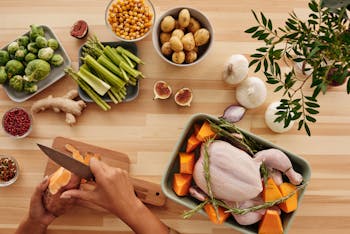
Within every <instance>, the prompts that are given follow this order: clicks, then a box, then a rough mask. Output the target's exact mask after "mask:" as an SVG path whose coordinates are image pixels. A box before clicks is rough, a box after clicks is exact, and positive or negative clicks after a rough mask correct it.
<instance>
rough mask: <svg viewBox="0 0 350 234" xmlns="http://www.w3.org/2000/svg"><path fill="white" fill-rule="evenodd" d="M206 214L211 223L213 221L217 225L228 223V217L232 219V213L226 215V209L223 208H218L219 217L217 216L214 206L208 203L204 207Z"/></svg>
mask: <svg viewBox="0 0 350 234" xmlns="http://www.w3.org/2000/svg"><path fill="white" fill-rule="evenodd" d="M204 210H205V212H206V213H207V214H208V217H209V219H210V221H212V222H213V223H215V224H222V223H223V222H225V221H226V219H227V218H228V217H230V213H225V209H224V208H222V207H220V206H219V207H218V215H219V217H217V216H216V212H215V208H214V206H213V205H212V204H210V203H207V204H206V205H205V206H204Z"/></svg>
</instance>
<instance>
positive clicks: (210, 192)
mask: <svg viewBox="0 0 350 234" xmlns="http://www.w3.org/2000/svg"><path fill="white" fill-rule="evenodd" d="M213 141H214V139H213V138H211V139H208V140H207V141H206V142H205V143H204V144H205V145H204V158H203V169H204V177H205V181H206V183H207V190H208V195H209V199H210V202H211V203H212V205H213V207H214V210H215V214H216V217H217V218H219V210H218V204H217V202H216V200H215V199H214V194H213V190H212V188H211V178H210V155H209V153H208V147H209V145H210V144H211V143H212V142H213Z"/></svg>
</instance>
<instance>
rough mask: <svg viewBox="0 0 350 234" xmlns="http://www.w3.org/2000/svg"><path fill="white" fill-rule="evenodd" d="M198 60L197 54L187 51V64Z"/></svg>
mask: <svg viewBox="0 0 350 234" xmlns="http://www.w3.org/2000/svg"><path fill="white" fill-rule="evenodd" d="M196 59H197V52H196V51H194V50H192V51H186V52H185V62H186V63H193V62H194V61H196Z"/></svg>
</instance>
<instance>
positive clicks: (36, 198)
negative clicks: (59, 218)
mask: <svg viewBox="0 0 350 234" xmlns="http://www.w3.org/2000/svg"><path fill="white" fill-rule="evenodd" d="M48 185H49V179H48V177H47V176H46V177H45V178H44V180H43V181H42V182H41V183H40V184H39V185H37V187H36V188H35V191H34V193H33V195H32V197H31V199H30V205H29V215H28V219H30V221H32V222H35V223H38V224H41V225H44V226H48V225H49V224H50V223H51V222H52V221H53V220H54V219H55V218H56V216H54V215H53V214H51V213H50V212H48V211H47V210H46V209H45V207H44V205H43V202H42V197H43V193H44V192H45V190H46V188H47V186H48Z"/></svg>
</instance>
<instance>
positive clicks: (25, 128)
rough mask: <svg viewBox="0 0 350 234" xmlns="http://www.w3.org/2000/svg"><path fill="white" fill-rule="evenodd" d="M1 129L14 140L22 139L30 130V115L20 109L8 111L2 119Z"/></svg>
mask: <svg viewBox="0 0 350 234" xmlns="http://www.w3.org/2000/svg"><path fill="white" fill-rule="evenodd" d="M2 128H3V129H4V131H5V132H6V133H7V134H8V135H10V136H12V137H15V138H24V137H26V136H28V135H29V133H30V131H31V130H32V118H31V115H30V114H29V113H28V112H27V111H26V110H25V109H23V108H21V107H15V108H12V109H10V110H8V111H7V112H6V113H5V114H4V116H3V117H2Z"/></svg>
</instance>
